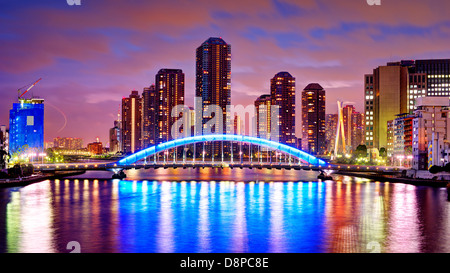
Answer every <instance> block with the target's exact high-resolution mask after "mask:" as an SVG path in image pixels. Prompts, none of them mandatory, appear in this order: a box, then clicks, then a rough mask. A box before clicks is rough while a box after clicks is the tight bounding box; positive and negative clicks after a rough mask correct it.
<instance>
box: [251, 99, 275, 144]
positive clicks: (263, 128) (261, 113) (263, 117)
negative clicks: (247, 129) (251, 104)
mask: <svg viewBox="0 0 450 273" xmlns="http://www.w3.org/2000/svg"><path fill="white" fill-rule="evenodd" d="M271 104H272V97H271V96H270V95H262V96H259V97H258V98H257V99H256V100H255V108H256V136H257V137H260V138H264V139H270V125H271Z"/></svg>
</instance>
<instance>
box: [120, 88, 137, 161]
mask: <svg viewBox="0 0 450 273" xmlns="http://www.w3.org/2000/svg"><path fill="white" fill-rule="evenodd" d="M141 100H142V98H141V96H139V93H138V91H136V90H133V91H131V94H130V96H129V97H127V98H126V97H125V98H123V99H122V132H121V134H122V151H123V152H124V153H135V152H137V151H139V150H141V148H142V147H141V133H142V132H141V126H142V101H141Z"/></svg>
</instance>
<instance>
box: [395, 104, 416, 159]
mask: <svg viewBox="0 0 450 273" xmlns="http://www.w3.org/2000/svg"><path fill="white" fill-rule="evenodd" d="M396 116H397V118H396V119H394V120H393V122H391V123H393V151H392V162H393V163H394V165H398V166H406V167H410V166H411V163H412V133H413V126H412V124H413V119H414V115H410V114H408V113H404V114H399V115H396Z"/></svg>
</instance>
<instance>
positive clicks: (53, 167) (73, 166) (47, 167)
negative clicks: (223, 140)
mask: <svg viewBox="0 0 450 273" xmlns="http://www.w3.org/2000/svg"><path fill="white" fill-rule="evenodd" d="M151 168H153V169H158V168H166V169H167V168H255V169H288V170H289V169H293V170H313V171H321V170H333V171H339V170H342V171H351V172H371V173H374V172H375V173H384V174H389V173H399V172H401V171H402V170H403V169H402V168H398V167H386V166H358V165H344V164H329V165H327V166H314V165H305V164H303V165H299V164H298V163H291V164H289V163H267V162H261V163H260V162H253V163H250V162H244V163H234V162H233V163H231V162H226V163H225V162H224V163H222V162H205V163H203V162H195V163H194V162H185V163H183V162H176V163H173V162H166V163H164V162H158V163H147V164H130V165H118V164H116V163H68V164H36V165H35V169H36V170H37V171H42V172H52V171H61V170H85V171H91V170H92V171H94V170H98V171H115V170H128V169H151Z"/></svg>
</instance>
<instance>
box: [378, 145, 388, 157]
mask: <svg viewBox="0 0 450 273" xmlns="http://www.w3.org/2000/svg"><path fill="white" fill-rule="evenodd" d="M379 152H380V156H381V157H386V156H387V151H386V148H384V147H381V148H380V150H379Z"/></svg>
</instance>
